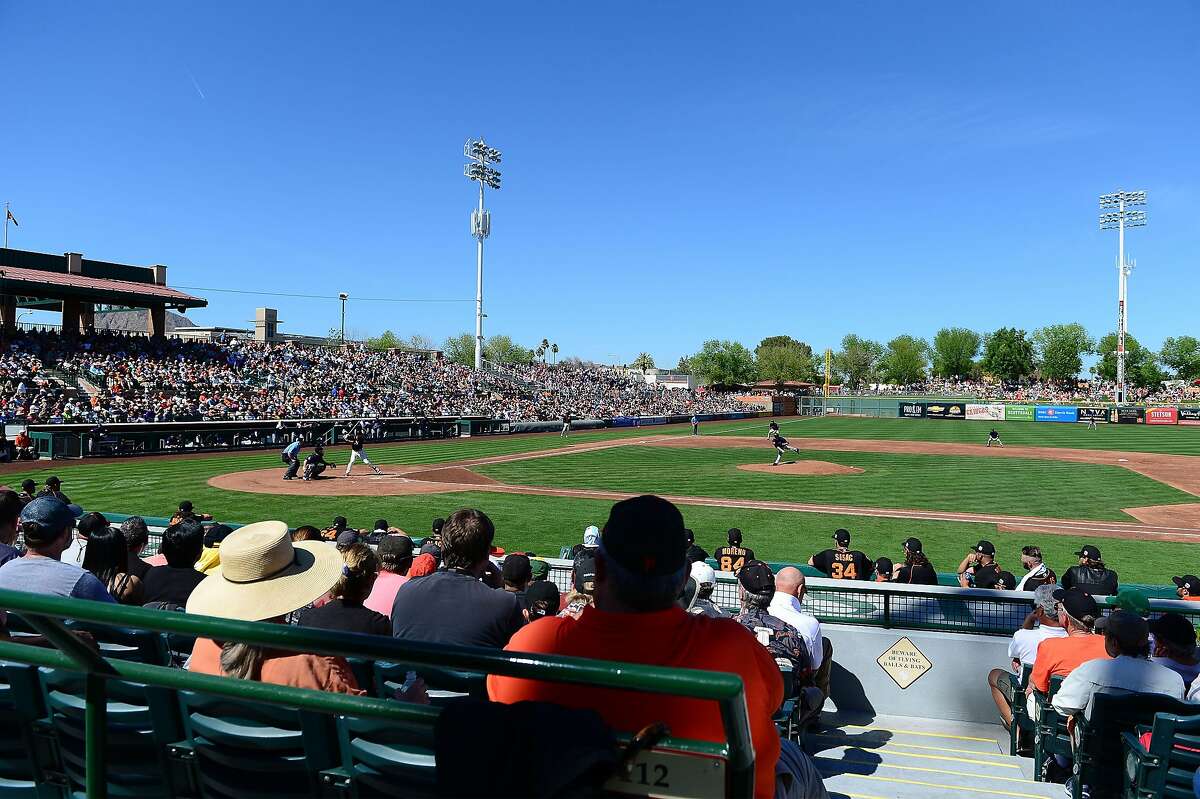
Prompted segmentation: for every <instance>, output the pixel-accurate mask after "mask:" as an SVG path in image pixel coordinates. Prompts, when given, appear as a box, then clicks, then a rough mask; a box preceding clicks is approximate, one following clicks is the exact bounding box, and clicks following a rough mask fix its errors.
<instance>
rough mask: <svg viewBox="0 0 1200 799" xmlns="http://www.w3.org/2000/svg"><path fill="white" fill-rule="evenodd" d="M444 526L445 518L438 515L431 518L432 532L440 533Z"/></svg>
mask: <svg viewBox="0 0 1200 799" xmlns="http://www.w3.org/2000/svg"><path fill="white" fill-rule="evenodd" d="M445 526H446V520H445V519H443V518H441V517H440V516H439V517H438V518H436V519H434V520H433V534H434V535H441V533H442V528H443V527H445Z"/></svg>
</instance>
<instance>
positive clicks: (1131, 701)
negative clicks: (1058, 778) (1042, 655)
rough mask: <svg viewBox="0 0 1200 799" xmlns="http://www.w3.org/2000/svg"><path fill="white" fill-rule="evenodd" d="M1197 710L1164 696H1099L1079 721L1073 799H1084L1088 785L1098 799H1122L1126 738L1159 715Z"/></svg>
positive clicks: (1075, 734)
mask: <svg viewBox="0 0 1200 799" xmlns="http://www.w3.org/2000/svg"><path fill="white" fill-rule="evenodd" d="M1193 707H1194V706H1193V705H1189V704H1188V703H1186V702H1182V701H1180V700H1178V699H1174V698H1172V697H1169V696H1163V695H1161V694H1123V695H1122V694H1105V693H1098V694H1096V696H1095V697H1094V698H1093V700H1092V708H1091V712H1090V713H1086V714H1085V713H1080V714H1078V715H1077V716H1076V720H1075V731H1074V737H1075V742H1074V750H1075V751H1074V762H1073V765H1072V771H1073V774H1074V780H1073V781H1072V783H1073V784H1072V792H1071V799H1083V796H1084V793H1083V788H1084V786H1085V785H1086V786H1091V787H1092V791H1091V792H1092V794H1093V795H1095V796H1096V797H1097V799H1099V797H1100V796H1101V795H1108V796H1120V795H1121V794H1122V791H1121V789H1120V786H1122V784H1123V782H1124V776H1125V763H1124V757H1123V753H1122V748H1121V742H1122V735H1123V734H1124V733H1126V732H1129V731H1132V730H1134V729H1135V728H1137V727H1138V726H1139V725H1146V724H1150V723H1151V722H1152V721H1153V720H1154V717H1155V715H1156V714H1158V713H1175V714H1180V713H1187V712H1189V710H1191V709H1192V708H1193Z"/></svg>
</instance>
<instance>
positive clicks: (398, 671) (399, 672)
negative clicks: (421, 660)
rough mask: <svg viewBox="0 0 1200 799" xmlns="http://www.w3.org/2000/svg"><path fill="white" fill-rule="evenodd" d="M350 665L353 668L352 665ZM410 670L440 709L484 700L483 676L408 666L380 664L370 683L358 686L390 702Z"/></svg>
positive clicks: (485, 681)
mask: <svg viewBox="0 0 1200 799" xmlns="http://www.w3.org/2000/svg"><path fill="white" fill-rule="evenodd" d="M351 665H352V666H353V663H351ZM410 670H411V671H415V672H417V674H419V675H420V676H421V679H422V680H424V681H425V688H426V691H427V692H428V694H429V701H430V702H431V703H432V704H434V705H444V704H446V702H449V701H452V700H454V699H459V698H464V697H472V698H475V699H487V675H484V674H476V673H473V672H467V671H457V670H455V669H444V668H437V667H435V666H411V665H409V664H406V663H388V662H382V661H381V662H378V663H375V664H374V681H373V682H371V683H365V684H361V683H360V685H362V687H364V688H366V687H367V686H368V685H370V686H373V688H374V693H375V696H377V697H379V698H380V699H391V698H393V697H394V696H395V695H396V691H397V690H399V689H400V687H401V686H403V685H404V680H405V677H406V676H407V675H408V672H409V671H410Z"/></svg>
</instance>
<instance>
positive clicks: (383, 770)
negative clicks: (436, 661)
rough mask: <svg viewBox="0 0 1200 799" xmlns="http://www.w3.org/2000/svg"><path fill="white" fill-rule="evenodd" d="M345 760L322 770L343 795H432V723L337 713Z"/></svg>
mask: <svg viewBox="0 0 1200 799" xmlns="http://www.w3.org/2000/svg"><path fill="white" fill-rule="evenodd" d="M337 736H338V748H339V751H340V753H341V758H342V765H341V766H340V767H339V768H332V769H327V770H325V771H323V772H322V773H321V779H322V781H323V782H324V783H325V784H326V785H328V786H330V787H332V788H334V789H335V791H336V792H337V794H338V795H339V796H346V797H353V799H360V797H376V796H396V795H403V796H406V797H421V796H433V795H434V793H435V786H436V783H437V770H436V768H435V765H434V749H433V725H432V723H431V724H428V725H421V724H403V723H397V722H394V721H383V720H381V719H357V718H349V717H347V716H339V717H338V718H337Z"/></svg>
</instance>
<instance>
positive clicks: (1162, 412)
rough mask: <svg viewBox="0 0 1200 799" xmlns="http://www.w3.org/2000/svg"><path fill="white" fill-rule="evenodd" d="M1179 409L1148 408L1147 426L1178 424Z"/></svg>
mask: <svg viewBox="0 0 1200 799" xmlns="http://www.w3.org/2000/svg"><path fill="white" fill-rule="evenodd" d="M1178 422H1179V409H1178V408H1147V409H1146V424H1178Z"/></svg>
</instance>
